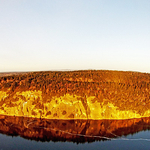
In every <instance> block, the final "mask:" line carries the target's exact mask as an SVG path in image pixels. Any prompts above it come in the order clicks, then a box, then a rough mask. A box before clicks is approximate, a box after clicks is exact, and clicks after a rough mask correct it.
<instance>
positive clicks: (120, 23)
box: [0, 0, 150, 73]
mask: <svg viewBox="0 0 150 150" xmlns="http://www.w3.org/2000/svg"><path fill="white" fill-rule="evenodd" d="M68 69H71V70H81V69H99V70H101V69H106V70H125V71H127V70H128V71H140V72H149V73H150V0H13V1H12V0H0V72H7V71H42V70H68Z"/></svg>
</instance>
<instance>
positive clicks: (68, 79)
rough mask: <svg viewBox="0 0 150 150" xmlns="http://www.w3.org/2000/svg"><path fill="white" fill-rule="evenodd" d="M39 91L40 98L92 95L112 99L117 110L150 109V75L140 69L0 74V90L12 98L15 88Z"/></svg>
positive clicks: (106, 100) (84, 100)
mask: <svg viewBox="0 0 150 150" xmlns="http://www.w3.org/2000/svg"><path fill="white" fill-rule="evenodd" d="M27 90H40V91H42V96H43V101H45V102H46V101H47V100H48V99H51V98H52V97H53V96H58V97H60V96H63V95H65V94H70V95H77V96H82V98H81V100H82V103H83V105H84V107H85V108H86V98H87V97H89V96H95V99H94V100H93V103H94V102H95V101H98V102H104V103H106V104H107V103H108V102H111V103H113V104H114V105H115V106H117V107H118V108H119V109H120V110H127V109H128V110H136V111H137V112H138V113H140V114H142V112H141V111H142V110H145V111H146V110H149V108H150V101H149V99H150V74H147V73H139V72H123V71H106V70H84V71H44V72H28V73H23V74H18V75H10V76H3V77H0V91H6V92H7V94H9V97H7V99H8V98H10V97H11V99H12V100H13V94H15V93H16V92H17V91H19V92H20V91H27Z"/></svg>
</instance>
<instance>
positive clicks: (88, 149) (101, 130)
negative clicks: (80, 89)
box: [0, 116, 150, 150]
mask: <svg viewBox="0 0 150 150" xmlns="http://www.w3.org/2000/svg"><path fill="white" fill-rule="evenodd" d="M149 129H150V118H140V119H128V120H48V119H35V118H23V117H8V116H0V150H7V149H8V150H9V149H10V150H26V149H41V150H42V149H43V150H45V149H57V150H63V149H64V150H79V149H80V150H108V149H111V150H130V149H135V150H149V149H150V130H149Z"/></svg>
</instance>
